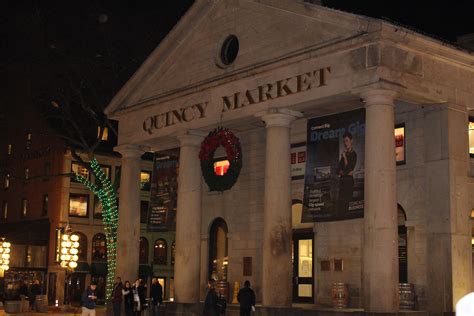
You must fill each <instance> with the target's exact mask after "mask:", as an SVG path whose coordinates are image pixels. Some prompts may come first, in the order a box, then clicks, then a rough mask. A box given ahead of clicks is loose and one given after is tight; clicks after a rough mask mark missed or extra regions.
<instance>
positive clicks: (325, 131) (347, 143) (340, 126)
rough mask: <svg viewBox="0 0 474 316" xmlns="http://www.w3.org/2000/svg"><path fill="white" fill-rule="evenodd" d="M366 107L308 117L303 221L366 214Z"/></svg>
mask: <svg viewBox="0 0 474 316" xmlns="http://www.w3.org/2000/svg"><path fill="white" fill-rule="evenodd" d="M364 150H365V109H359V110H355V111H350V112H345V113H338V114H335V115H331V116H326V117H318V118H313V119H310V120H308V130H307V142H306V155H307V159H306V172H305V190H304V200H303V213H302V218H301V221H302V222H322V221H337V220H345V219H351V218H358V217H363V216H364Z"/></svg>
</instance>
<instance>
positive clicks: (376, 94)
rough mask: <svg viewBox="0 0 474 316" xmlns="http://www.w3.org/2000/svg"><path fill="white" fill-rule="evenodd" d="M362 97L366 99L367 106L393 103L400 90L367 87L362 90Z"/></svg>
mask: <svg viewBox="0 0 474 316" xmlns="http://www.w3.org/2000/svg"><path fill="white" fill-rule="evenodd" d="M360 96H361V98H362V99H363V100H364V102H365V105H366V106H370V105H374V104H378V105H393V101H394V100H395V98H396V97H397V96H398V92H397V91H394V90H388V89H380V88H379V89H366V90H363V91H361V92H360Z"/></svg>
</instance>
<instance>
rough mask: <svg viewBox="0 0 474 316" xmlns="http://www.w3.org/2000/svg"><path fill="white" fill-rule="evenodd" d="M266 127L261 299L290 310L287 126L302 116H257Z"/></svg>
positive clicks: (283, 111) (283, 112)
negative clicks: (287, 307)
mask: <svg viewBox="0 0 474 316" xmlns="http://www.w3.org/2000/svg"><path fill="white" fill-rule="evenodd" d="M257 116H259V117H261V119H262V120H263V121H264V122H265V125H266V150H265V191H264V210H263V212H264V214H263V269H262V299H263V305H265V306H282V307H284V306H291V302H292V293H293V291H292V281H291V275H292V265H291V238H292V236H291V235H292V230H291V174H290V126H291V123H292V122H293V121H294V120H295V119H296V118H297V117H301V116H302V115H301V113H298V112H294V111H290V110H286V109H279V110H275V109H272V110H269V111H266V112H263V113H258V114H257Z"/></svg>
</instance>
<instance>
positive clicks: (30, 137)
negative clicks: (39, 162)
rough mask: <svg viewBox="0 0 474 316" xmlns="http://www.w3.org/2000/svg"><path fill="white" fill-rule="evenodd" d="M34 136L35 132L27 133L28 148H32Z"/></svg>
mask: <svg viewBox="0 0 474 316" xmlns="http://www.w3.org/2000/svg"><path fill="white" fill-rule="evenodd" d="M32 138H33V134H31V132H28V133H26V146H25V147H26V149H30V148H31V139H32Z"/></svg>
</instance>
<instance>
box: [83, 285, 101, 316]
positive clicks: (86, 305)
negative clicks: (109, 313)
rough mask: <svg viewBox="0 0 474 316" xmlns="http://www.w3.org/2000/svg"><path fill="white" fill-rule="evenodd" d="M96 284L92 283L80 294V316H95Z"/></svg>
mask: <svg viewBox="0 0 474 316" xmlns="http://www.w3.org/2000/svg"><path fill="white" fill-rule="evenodd" d="M96 288H97V284H96V283H95V282H92V283H91V285H90V286H89V287H88V288H87V289H86V290H85V291H84V293H82V297H81V304H82V316H95V301H96V300H97V296H96V294H95V290H96Z"/></svg>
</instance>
